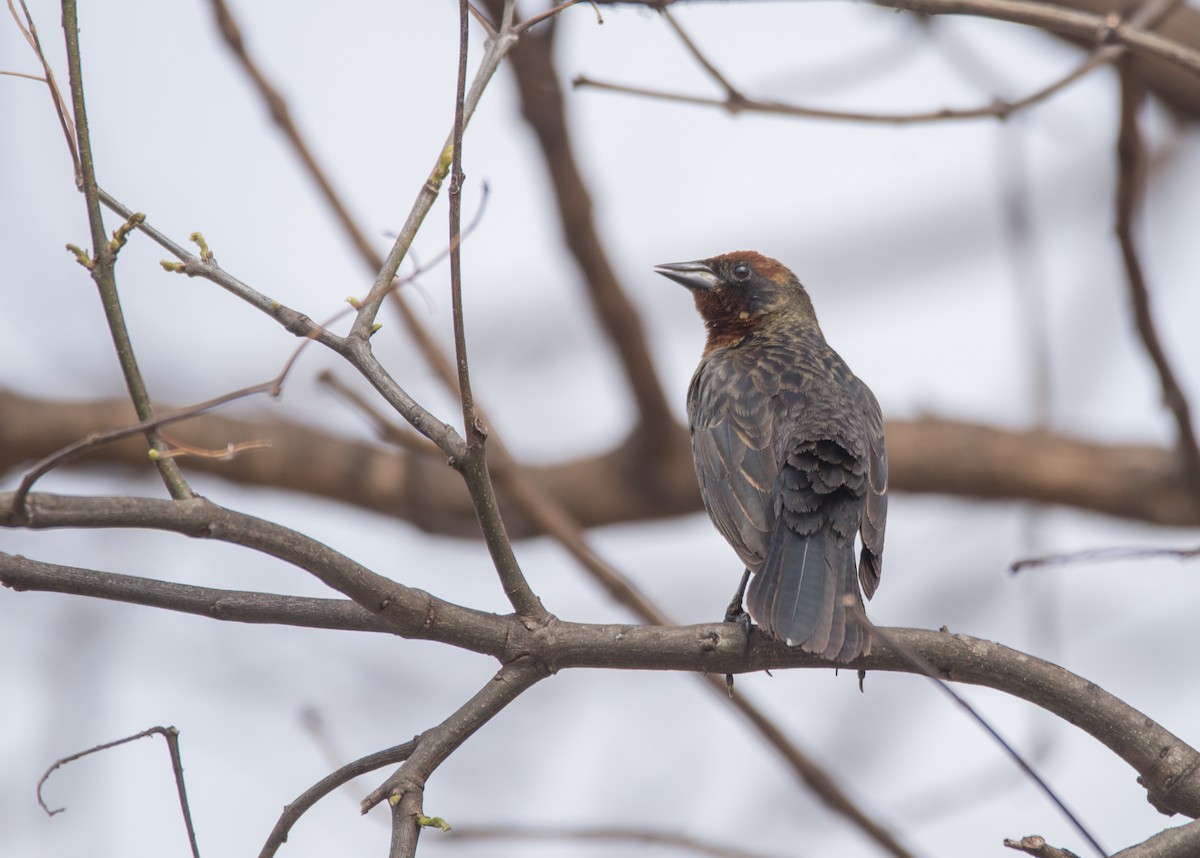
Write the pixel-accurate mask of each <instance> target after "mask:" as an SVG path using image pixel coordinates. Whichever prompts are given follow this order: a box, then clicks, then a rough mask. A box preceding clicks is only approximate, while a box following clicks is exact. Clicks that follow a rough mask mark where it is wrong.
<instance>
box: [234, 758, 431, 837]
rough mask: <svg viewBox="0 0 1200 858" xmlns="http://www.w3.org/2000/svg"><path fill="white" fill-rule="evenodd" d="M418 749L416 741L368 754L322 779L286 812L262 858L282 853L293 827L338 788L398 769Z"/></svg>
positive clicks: (276, 824) (293, 802)
mask: <svg viewBox="0 0 1200 858" xmlns="http://www.w3.org/2000/svg"><path fill="white" fill-rule="evenodd" d="M416 746H417V743H416V741H415V740H414V741H411V742H405V743H404V744H403V745H396V746H395V747H392V748H386V749H384V750H382V751H376V752H375V753H373V754H367V756H365V757H360V758H359V759H357V760H355V761H354V762H352V763H347V764H346V765H344V766H342V767H341V768H340V769H338V770H337V771H335V772H332V773H331V774H328V775H326V776H325V777H323V778H321V780H319V781H317V782H316V783H315V784H313V785H312V786H311V787H309V788H308V789H306V790H305V791H304V792H303V793H301V794H300V795H299V796H297V797H296V799H295V800H294V801H292V802H290V803H289V804H288V806H287V807H285V808H284V809H283V814H282V815H281V816H280V817H279V820H278V821H277V822H276V823H275V827H274V828H272V829H271V834H270V836H269V837H267V842H266V843H264V844H263V848H262V850H261V851H260V852H259V853H258V855H259V858H271V856H272V855H274V854H275V853H276V852H278V851H279V847H280V846H282V845H283V844H284V843H285V842H287V837H288V832H290V831H291V830H292V826H294V825H295V824H296V822H297V821H298V820H299V819H300V817H301V816H303V815H304V814H305V813H306V812H308V810H309V808H311V807H312V806H313V805H314V804H316V803H317V802H318V801H320V800H321V799H323V798H324V797H325V796H327V795H329V794H330V793H331V792H333V791H334V790H335V789H337V788H338V787H340V786H343V785H345V784H348V783H350V781H352V780H354V779H355V778H356V777H359V776H360V775H365V774H367V773H368V772H373V771H375V770H376V769H381V768H383V767H384V766H390V765H394V764H395V763H399V762H403V761H404V760H407V759H408V757H409V755H410V754H411V753H412V752H413V749H414V748H416Z"/></svg>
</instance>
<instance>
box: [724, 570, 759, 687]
mask: <svg viewBox="0 0 1200 858" xmlns="http://www.w3.org/2000/svg"><path fill="white" fill-rule="evenodd" d="M725 622H727V623H736V624H737V625H739V626H741V629H742V640H743V645H742V655H743V656H745V655H749V654H750V629H751V627H752V626H753V625H754V623H753V621H752V620H751V619H750V615H749V614H748V613H746V609H745V608H743V607H742V600H741V593H740V592H739V593H738V596H737V597H736V598H734V600H733V601H732V602H730V603H729V607H728V608H726V609H725ZM725 688H726V690H728V691H729V696H730V697H733V674H732V673H727V674H725Z"/></svg>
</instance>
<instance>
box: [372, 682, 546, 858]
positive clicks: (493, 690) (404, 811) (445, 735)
mask: <svg viewBox="0 0 1200 858" xmlns="http://www.w3.org/2000/svg"><path fill="white" fill-rule="evenodd" d="M549 675H550V674H549V672H548V671H547V670H546V667H545V665H544V664H542V663H540V662H538V661H536V660H534V659H528V658H522V659H518V660H517V661H513V662H509V663H507V664H505V665H504V666H503V667H501V668H500V671H499V672H498V673H497V674H496V675H495V676H494V677H492V678H491V680H489V681H488V683H487V685H485V686H484V687H483V688H481V689H480V690H479V691H478V692H477V693H476V694H475V695H474V696H473V697H472V698H471V699H470V700H468V701H467V702H466V703H465V704H463V705H462V706H461V707H460V708H459V709H458V710H457V711H456V712H455V713H454V714H453V715H451V716H450V717H449V718H447V719H446V720H445V721H443V722H442V723H441V724H439V725H438V726H436V727H434V728H432V729H430V730H426V731H425V732H424V733H422V734H421V735H420V736H418V737H417V739H416V745H417V746H416V748H415V749H414V750H413V752H412V754H411V755H410V756H409V757H408V759H407V760H405V762H404V765H402V766H401V767H400V770H399V771H398V772H396V774H394V775H393V776H392V777H390V778H388V779H387V781H385V782H384V783H383V785H381V786H380V787H379V788H377V789H375V790H373V791H372V792H371V794H370V795H368V796H367V797H366V798H364V799H363V800H362V805H361V806H362V812H363V813H366V812H367V811H369V810H370V809H371V808H373V807H375V806H376V805H377V804H379V803H380V802H381V801H384V800H387V801H388V802H389V803H390V804H391V805H392V807H393V808H394V809H395V811H394V815H393V823H392V824H393V840H392V853H391V854H392V855H403V856H411V855H412V854H413V853H414V852H415V851H416V848H417V838H418V837H419V836H420V831H421V824H420V822H419V818H420V817H421V816H422V815H423V814H422V808H421V803H420V800H421V796H422V795H423V793H424V789H425V782H426V781H427V780H428V779H429V776H430V775H431V774H432V773H433V771H434V770H435V769H436V768H437V767H438V766H440V765H441V764H442V763H443V762H444V761H445V759H446V758H447V757H448V756H450V754H451V753H452V752H453V751H455V750H457V749H458V748H459V747H460V746H461V745H462V743H463V742H465V741H466V740H467V739H469V738H470V737H471V736H472V735H474V733H475V732H476V731H477V730H478V729H479V728H480V727H482V726H483V725H484V724H486V723H487V722H488V721H490V720H492V718H494V717H495V716H496V715H497V714H498V713H500V712H501V711H502V710H503V709H504V708H505V707H506V706H508V704H510V703H512V702H513V701H514V700H516V699H517V697H519V696H520V695H521V694H522V693H524V692H525V691H527V690H528V689H529V688H530V687H532V686H533V685H534V684H535V683H537V682H538V681H539V680H542V679H544V678H546V677H547V676H549Z"/></svg>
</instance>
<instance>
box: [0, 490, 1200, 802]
mask: <svg viewBox="0 0 1200 858" xmlns="http://www.w3.org/2000/svg"><path fill="white" fill-rule="evenodd" d="M10 497H11V494H7V495H0V504H3V503H5V502H7V500H8V499H9V498H10ZM201 505H207V504H206V502H204V501H200V500H197V501H184V502H171V501H164V500H136V501H130V500H127V499H120V498H58V497H54V496H47V495H41V494H35V495H32V496H31V497H30V508H31V510H32V511H34V512H35V513H36V515H35V517H34V523H33V526H34V527H65V526H75V527H100V526H125V527H152V528H157V529H163V530H175V531H177V532H180V533H188V534H190V535H194V536H211V537H213V538H219V539H225V540H228V541H231V542H236V543H238V544H242V545H248V546H250V547H258V548H260V550H262V549H263V548H265V547H267V546H268V543H270V540H269V539H264V538H262V535H261V534H260V533H259V530H260V525H259V523H257V521H256V520H254V519H252V518H250V517H249V516H239V517H237V518H236V519H235V520H232V521H225V522H220V526H218V527H216V528H215V529H214V530H213V531H212V532H207V533H206V532H204V531H199V532H197V524H198V522H197V521H195V514H194V512H193V510H194V509H196V508H199V507H200V506H201ZM207 506H209V507H211V505H207ZM108 507H112V508H113V510H112V512H111V513H109V514H106V509H107V508H108ZM135 512H136V513H139V514H136V515H132V516H131V513H135ZM139 519H140V521H139ZM218 519H219V517H218ZM122 521H123V522H124V523H121V522H122ZM278 529H279V530H280V531H284V530H285V529H284V528H278ZM297 536H298V535H297ZM255 543H260V544H259V545H256V544H255ZM321 549H323V552H324V553H325V556H326V559H325V561H324V562H325V563H327V564H329V565H330V566H331V567H336V568H335V571H336V574H331V573H330V571H329V570H328V569H326V570H325V571H324V573H322V572H317V573H316V574H318V577H322V578H323V579H324V577H336V578H341V577H344V575H343V574H342V573H343V570H344V567H345V564H347V563H350V561H347V560H346V559H345V558H342V557H341V555H338V554H336V552H332V551H330V550H329V549H327V548H324V546H321ZM273 553H274V552H273ZM298 565H299V564H298ZM3 568H4V567H2V566H0V569H3ZM358 568H359V569H360V570H361V574H362V575H364V576H371V575H373V573H371V572H370V571H369V570H365V569H362V567H358ZM0 580H4V579H0ZM102 584H103V582H97V584H96V589H99V587H100V586H101V585H102ZM122 586H123V585H122V584H121V583H120V582H117V583H115V584H113V585H111V587H110V593H111V597H112V598H120V595H119V594H120V592H121V588H122ZM392 586H393V588H394V593H395V596H394V598H392V599H391V600H390V601H389V603H388V605H387V606H386V607H385V608H384V610H382V611H380V612H379V613H380V616H381V618H383V619H385V620H386V621H388V622H389V623H391V624H392V625H393V627H394V628H395V630H396V633H397V634H399V635H401V636H403V637H410V638H421V639H427V640H437V641H441V642H444V643H450V644H452V645H454V646H459V647H462V648H465V649H470V650H473V651H475V652H481V653H487V654H490V655H493V656H495V657H496V658H498V659H500V660H501V661H502V662H504V663H506V664H508V663H512V662H513V661H514V660H520V661H521V662H522V663H525V664H529V665H530V668H529V669H530V671H531V672H532V673H531V676H532V674H533V673H536V674H537V675H538V676H540V675H541V672H542V671H543V670H545V671H549V672H550V673H554V672H557V671H559V670H565V669H568V668H572V667H576V668H580V667H583V668H610V669H612V668H615V669H626V670H678V671H700V672H707V673H713V674H725V673H744V672H750V671H759V670H772V669H783V668H787V667H793V668H821V669H828V668H829V667H830V664H829V663H828V662H824V661H821V660H819V659H818V658H816V657H815V656H812V655H810V654H808V653H804V652H802V651H801V650H799V649H798V648H795V647H787V646H784V645H782V644H780V643H779V642H777V641H769V640H766V639H765V638H763V637H762V636H761V635H759V634H757V633H755V634H753V635H752V636H751V640H750V646H749V649H748V650H747V649H746V648H745V638H744V636H743V633H742V630H741V627H740V626H736V625H733V624H727V623H713V624H707V625H700V626H629V625H592V624H582V623H566V622H561V621H558V620H551V621H550V622H548V623H546V624H544V625H536V626H534V627H533V628H529V627H527V626H526V625H525V624H524V623H522V622H521V621H519V620H518V619H516V618H515V617H512V616H508V617H498V616H494V615H490V614H484V613H481V612H478V611H471V610H468V609H466V608H462V607H459V606H456V605H451V604H449V603H446V602H442V601H440V600H438V599H435V598H434V597H432V596H429V595H428V594H426V593H422V592H421V591H417V590H412V589H410V588H406V587H401V586H400V585H392ZM418 615H419V616H423V617H425V622H423V623H414V622H413V621H412V618H414V617H416V616H418ZM881 638H883V636H881ZM890 640H894V641H895V642H896V645H897V646H899V647H901V648H903V649H904V650H905V651H915V652H917V653H919V655H920V656H921V657H922V658H924V659H925V660H926V661H928V662H929V663H930V664H932V665H933V666H934V667H935V668H936V669H937V671H938V672H939V674H940V675H941V676H942V677H943V678H944V679H947V680H949V681H952V682H966V683H969V684H972V685H981V686H986V687H989V688H994V689H996V690H998V691H1002V692H1005V693H1006V694H1010V695H1012V696H1014V697H1019V698H1021V699H1022V700H1026V701H1028V702H1030V703H1033V704H1035V705H1037V706H1040V707H1042V708H1044V709H1046V710H1047V711H1049V712H1052V713H1054V714H1055V715H1058V716H1059V717H1060V718H1063V719H1064V720H1066V721H1067V722H1068V723H1071V724H1074V725H1075V726H1076V727H1079V728H1080V729H1082V730H1084V731H1085V732H1087V733H1089V734H1090V735H1092V736H1093V737H1095V738H1096V739H1098V740H1099V741H1100V742H1102V743H1103V744H1104V745H1106V746H1107V747H1108V748H1109V749H1110V750H1112V751H1113V752H1114V753H1115V754H1117V755H1118V756H1120V757H1121V758H1122V759H1124V760H1125V761H1126V762H1127V763H1129V765H1130V766H1132V767H1133V768H1134V769H1135V770H1136V771H1137V772H1138V775H1139V782H1140V783H1141V784H1142V785H1143V786H1144V787H1145V788H1146V790H1147V793H1148V798H1149V800H1150V802H1151V803H1152V804H1153V805H1154V806H1155V807H1156V808H1158V809H1159V810H1160V811H1162V812H1163V813H1183V814H1186V815H1188V816H1191V817H1197V816H1200V753H1197V752H1196V751H1195V750H1194V749H1193V748H1191V747H1190V746H1188V745H1187V744H1186V743H1184V742H1183V741H1182V740H1180V739H1179V738H1178V737H1176V736H1175V735H1173V734H1172V733H1170V732H1169V731H1167V730H1166V729H1164V728H1163V727H1161V726H1160V725H1158V724H1156V723H1155V722H1154V721H1152V720H1151V719H1149V718H1148V717H1146V716H1145V715H1143V714H1142V713H1140V712H1138V711H1137V710H1136V709H1134V708H1133V707H1132V706H1129V705H1128V704H1126V703H1124V702H1123V701H1121V700H1119V699H1118V698H1116V697H1114V696H1112V695H1111V694H1109V693H1107V692H1106V691H1104V690H1103V689H1101V688H1099V687H1098V686H1096V685H1095V684H1093V683H1091V682H1088V681H1087V680H1085V679H1082V678H1081V677H1079V676H1076V675H1075V674H1073V673H1071V672H1070V671H1068V670H1066V669H1064V668H1062V667H1059V666H1057V665H1055V664H1051V663H1049V662H1046V661H1042V660H1041V659H1038V658H1035V657H1034V656H1031V655H1026V654H1024V653H1021V652H1018V651H1016V650H1012V649H1009V648H1008V647H1005V646H1001V645H1000V644H996V643H992V642H990V641H984V640H980V639H977V638H972V637H969V636H967V635H957V634H949V633H946V632H930V631H924V630H920V629H890V630H888V634H887V637H886V639H885V640H881V641H880V642H879V643H878V645H876V646H874V647H873V648H872V650H871V655H870V656H868V657H866V658H863V659H860V660H859V661H857V662H855V663H853V664H852V665H851V667H852V668H859V669H863V670H887V671H896V672H913V670H914V668H913V667H912V664H911V661H910V659H909V658H908V656H906V655H905V654H904V653H902V652H900V651H898V650H893V649H891V647H890V646H889V645H888V643H887V641H890ZM531 681H532V680H531ZM428 753H430V754H433V757H430V758H429V759H433V758H434V757H438V755H439V754H440V753H441V751H438V752H437V753H434V752H433V751H429V752H428ZM423 759H424V758H423Z"/></svg>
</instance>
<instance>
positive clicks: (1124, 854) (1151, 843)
mask: <svg viewBox="0 0 1200 858" xmlns="http://www.w3.org/2000/svg"><path fill="white" fill-rule="evenodd" d="M1197 855H1200V822H1190V823H1188V824H1187V825H1180V826H1179V827H1177V828H1168V829H1167V830H1166V831H1160V832H1159V833H1158V834H1155V835H1154V836H1153V837H1151V838H1150V839H1149V840H1146V841H1145V842H1143V843H1139V844H1138V845H1137V846H1130V847H1129V848H1128V849H1122V850H1121V851H1120V852H1118V853H1116V854H1115V855H1113V857H1112V858H1195V856H1197Z"/></svg>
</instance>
